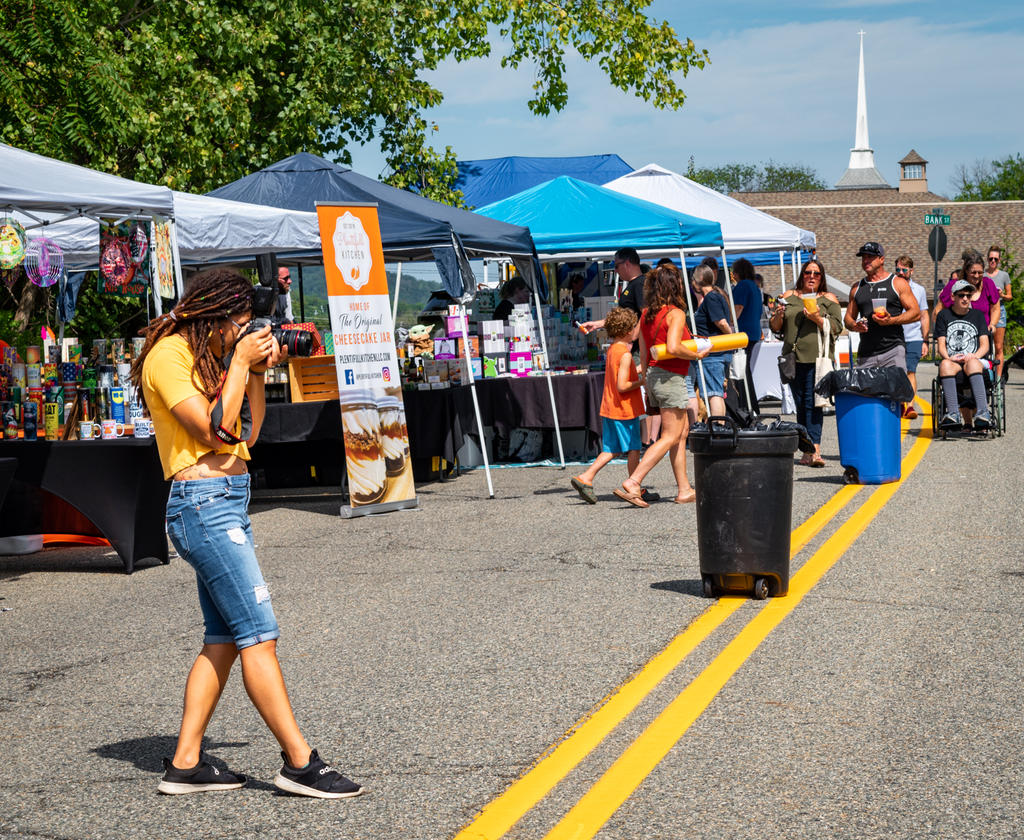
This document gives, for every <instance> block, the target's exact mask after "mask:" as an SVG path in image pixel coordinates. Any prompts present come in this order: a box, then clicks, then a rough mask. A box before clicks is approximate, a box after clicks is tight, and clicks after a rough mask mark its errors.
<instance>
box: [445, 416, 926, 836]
mask: <svg viewBox="0 0 1024 840" xmlns="http://www.w3.org/2000/svg"><path fill="white" fill-rule="evenodd" d="M919 402H920V400H919ZM925 405H927V404H925ZM929 411H930V406H928V407H927V408H926V410H925V412H924V413H922V418H923V422H922V427H921V432H920V434H919V436H918V439H917V441H915V443H914V444H913V446H911V448H910V451H909V452H908V453H907V455H906V457H904V459H903V463H902V470H901V476H902V477H901V478H900V480H899V481H897V482H893V483H892V484H884V485H881V486H879V488H878V489H877V490H875V491H874V492H873V493H871V495H870V496H869V497H868V499H867V501H865V502H864V504H862V505H861V506H860V507H859V508H858V509H857V510H856V511H854V513H853V514H851V515H850V517H849V518H848V519H847V521H846V522H845V523H844V524H843V525H841V526H840V527H839V528H838V529H837V530H836V532H835V533H834V534H833V535H832V536H831V537H829V538H828V539H827V540H826V541H825V543H824V544H823V545H822V546H821V547H820V548H819V549H818V550H817V551H816V552H815V553H814V554H813V555H812V556H811V557H810V559H809V560H808V561H807V562H806V563H804V565H803V566H802V567H801V568H800V570H799V571H797V572H796V574H794V575H793V577H792V578H791V580H790V586H789V593H788V594H787V595H786V596H785V597H782V598H771V599H769V600H768V601H767V602H766V603H765V605H764V606H763V607H762V608H761V609H760V610H759V611H758V612H757V614H756V615H754V617H753V618H752V619H751V620H750V621H749V622H748V623H747V624H746V625H745V626H744V627H743V628H742V629H741V630H740V631H739V632H738V633H737V634H736V636H735V637H734V638H733V639H732V641H731V642H729V643H728V644H727V645H726V647H725V648H724V649H723V650H722V652H721V653H720V654H718V656H716V657H715V658H714V660H713V661H712V662H711V664H709V665H708V666H707V667H706V668H705V669H704V670H703V671H702V672H701V673H700V674H699V675H698V676H697V677H696V678H695V679H694V680H693V681H692V682H691V683H690V684H689V685H688V686H687V687H686V688H685V689H684V690H683V691H682V692H681V693H680V694H679V695H678V696H677V697H676V699H675V700H673V701H672V702H671V703H670V704H669V705H668V706H667V707H666V708H665V710H664V711H663V712H661V714H659V715H658V717H657V718H656V719H655V720H654V721H653V722H652V723H651V724H650V725H649V726H648V727H647V728H646V729H645V730H644V731H643V732H642V733H641V734H640V736H639V737H638V738H637V739H636V740H635V741H633V743H632V744H631V745H630V746H629V747H628V748H627V749H626V750H625V752H623V753H622V754H621V755H620V756H619V758H618V759H616V761H615V762H614V763H613V764H612V766H611V767H609V768H608V770H607V771H606V772H605V773H604V775H602V776H601V778H600V779H598V780H597V782H595V783H594V785H593V786H592V787H591V788H590V789H589V790H588V791H587V793H586V794H584V796H583V797H582V798H581V799H580V800H579V802H577V803H576V805H574V806H573V808H572V809H571V810H570V811H569V812H568V813H567V814H566V815H565V816H564V817H563V818H562V819H561V820H560V821H559V822H558V824H557V825H555V827H554V828H553V829H552V830H551V831H550V832H549V833H548V835H547V836H546V838H545V840H570V838H571V840H585V838H590V837H593V836H594V835H595V834H596V833H597V832H598V831H599V830H600V828H601V826H602V825H604V824H605V822H607V820H608V819H609V818H610V817H611V816H612V814H614V813H615V811H616V810H618V808H619V807H620V806H621V805H622V804H623V803H624V802H625V801H626V800H627V799H628V798H629V797H630V796H631V795H632V794H633V791H635V790H636V789H637V787H639V785H640V784H641V782H643V780H644V779H645V778H646V777H647V776H648V775H649V774H650V773H651V771H653V770H654V768H655V767H656V766H657V765H658V763H659V762H660V761H661V760H662V759H663V758H664V757H665V756H666V755H667V754H668V752H669V750H671V749H672V747H673V746H675V744H676V743H677V742H678V741H679V739H680V738H682V737H683V735H684V734H685V732H686V730H687V729H689V728H690V726H691V725H692V724H693V722H694V721H696V720H697V718H699V717H700V715H701V714H703V712H704V710H705V709H706V708H707V707H708V705H710V703H711V701H712V700H713V699H714V698H715V696H716V695H717V694H718V692H719V691H721V690H722V688H723V687H724V686H725V684H726V683H727V682H728V681H729V679H731V678H732V676H733V675H734V674H735V673H736V671H738V670H739V668H740V666H741V665H742V664H743V663H744V662H745V661H746V660H747V659H748V658H749V657H750V655H751V654H752V653H753V652H754V651H755V650H756V649H757V648H758V646H759V645H760V644H761V643H762V642H763V641H764V640H765V639H766V638H767V636H768V634H769V633H771V631H772V630H774V629H775V627H777V626H778V624H779V623H780V622H781V621H782V620H783V619H784V618H785V617H786V616H787V615H789V613H790V612H792V611H793V609H794V608H795V607H796V605H797V604H798V603H800V601H801V600H802V599H803V597H804V596H805V595H806V594H807V593H808V592H809V591H810V590H811V589H812V588H813V587H814V586H815V584H817V582H818V581H819V580H821V578H822V576H823V575H824V574H825V573H826V572H827V571H828V570H829V569H830V568H832V566H833V565H834V564H835V563H836V561H837V560H839V558H840V557H841V556H842V555H843V554H844V553H845V552H846V551H847V549H849V547H850V546H851V545H852V544H853V542H854V541H855V540H856V539H857V537H859V536H860V534H861V533H862V532H863V531H864V529H865V528H867V526H868V524H870V522H871V520H872V519H873V518H874V517H875V515H876V514H877V513H878V512H879V511H880V510H881V509H882V507H884V505H885V504H886V502H888V501H889V499H891V498H892V496H893V495H894V494H895V493H896V491H897V490H898V489H899V488H900V486H901V485H902V484H903V482H904V481H905V480H906V478H907V477H908V476H909V475H910V474H911V473H912V472H913V471H914V469H915V468H916V467H917V465H918V464H919V463H920V461H921V459H922V458H923V457H924V453H925V450H926V449H927V448H928V446H929V444H930V443H931V421H930V416H929ZM908 425H909V424H908V423H907V422H906V421H904V423H903V431H904V432H906V431H907V428H908ZM862 489H863V487H862V486H859V485H850V486H848V487H844V488H843V489H842V490H840V491H839V492H837V493H836V494H835V495H834V496H833V497H832V498H831V499H830V500H829V501H828V502H827V503H826V504H824V505H823V506H822V507H821V508H820V509H819V510H818V511H817V512H816V513H815V514H814V515H813V516H811V517H810V518H809V519H808V520H807V521H806V522H804V523H803V524H802V525H800V526H799V527H797V528H796V529H795V530H794V531H793V533H792V537H791V557H795V556H796V555H797V554H798V553H799V552H800V551H801V550H802V549H803V548H804V546H806V545H807V543H809V542H810V541H811V540H812V539H813V538H814V537H815V536H816V535H817V534H818V532H819V531H821V530H822V529H823V528H824V527H825V526H826V525H827V524H828V523H829V522H831V520H832V519H833V518H834V517H835V516H836V515H837V514H838V513H839V512H840V511H841V510H842V509H843V508H844V507H845V506H846V505H847V504H848V503H849V502H850V500H851V499H853V497H854V496H856V495H857V494H858V493H859V492H860V491H861V490H862ZM746 603H749V602H748V600H747V599H746V598H722V599H720V600H719V601H717V602H716V603H715V604H714V605H713V606H711V607H710V608H709V609H707V610H706V611H705V612H704V613H703V614H701V615H700V616H699V617H698V618H697V619H696V620H695V621H694V622H693V623H692V624H691V625H690V626H689V627H687V628H686V630H684V631H683V632H682V633H681V634H680V635H678V636H677V637H676V638H675V639H673V640H672V642H670V643H669V645H668V646H667V647H666V648H665V649H664V650H662V651H661V653H659V654H657V655H656V656H655V657H654V658H653V659H651V660H650V661H649V662H648V663H647V664H646V665H645V666H644V667H643V669H642V670H641V671H640V672H639V673H638V674H636V676H634V677H633V678H632V679H630V680H629V681H628V682H626V683H625V684H624V685H622V686H621V687H620V688H619V689H618V690H617V691H616V692H615V693H614V694H612V695H610V696H609V697H608V698H607V699H606V700H605V702H604V703H603V704H602V705H601V706H600V708H598V709H597V711H595V712H594V713H593V714H592V715H591V716H590V717H588V718H586V719H585V720H583V721H582V722H581V723H580V724H578V725H577V726H576V727H575V728H574V729H573V730H572V731H571V732H570V733H569V734H568V735H567V736H566V737H565V738H564V739H563V740H562V741H561V742H560V743H559V744H558V745H556V746H555V747H553V748H552V749H551V750H550V751H549V752H548V753H547V754H546V755H545V756H543V757H542V758H541V759H539V760H538V762H537V763H536V764H535V765H534V766H533V768H531V769H530V770H529V771H528V772H527V773H526V774H524V775H523V776H521V777H520V778H519V779H518V780H517V781H516V782H515V783H513V784H512V786H511V787H510V788H509V789H508V790H506V791H505V792H504V793H503V794H501V795H500V796H499V797H498V798H497V799H495V800H493V801H492V802H490V803H489V804H488V805H487V806H485V807H484V808H483V810H482V811H481V812H480V814H479V815H477V817H476V818H475V819H474V820H473V821H472V822H471V823H470V824H469V825H467V826H466V827H465V828H464V829H463V830H462V831H460V832H459V833H458V834H457V835H456V837H455V840H498V838H500V837H502V836H503V835H504V834H505V833H506V832H507V831H508V830H509V829H510V828H512V826H514V825H515V824H516V823H517V822H518V821H519V820H520V819H522V818H523V816H525V815H526V813H527V812H529V811H530V809H531V808H533V807H534V806H535V805H536V804H537V803H538V802H540V801H541V799H543V798H544V797H545V796H547V794H548V793H549V792H550V791H551V790H552V789H553V788H554V787H555V785H557V784H558V783H559V782H560V781H561V780H562V779H564V778H565V777H566V776H567V775H568V774H569V773H570V772H571V771H572V770H573V769H574V768H575V767H576V766H577V765H578V764H579V763H580V762H581V761H583V759H584V758H586V756H587V755H589V754H590V752H591V751H592V750H594V748H595V747H597V746H598V745H599V744H600V743H601V742H602V741H603V740H604V739H605V738H606V737H607V736H608V735H609V734H610V733H611V732H612V730H613V729H615V727H616V726H618V725H619V723H621V722H622V721H623V720H624V719H625V718H626V717H627V716H628V715H629V714H630V713H631V712H632V711H633V710H634V709H636V707H637V706H638V705H639V704H640V703H641V701H642V700H644V698H646V697H647V696H648V695H649V694H650V693H651V692H652V691H653V690H654V689H655V688H656V687H657V686H658V685H659V684H660V683H661V682H662V681H663V680H664V679H665V678H666V677H667V676H668V675H669V674H670V673H671V672H672V670H673V669H675V668H676V666H678V665H679V664H680V663H681V662H682V661H683V660H684V659H686V657H687V656H689V655H690V653H692V652H693V651H694V650H695V649H696V648H697V646H698V645H699V644H700V643H701V642H703V641H704V640H705V639H707V638H708V636H710V635H711V633H712V632H713V631H714V630H715V629H717V628H718V627H719V626H720V625H721V624H722V623H723V622H724V621H725V620H726V619H727V618H729V616H731V615H732V614H733V613H735V612H736V611H737V610H738V609H740V607H742V606H743V605H744V604H746Z"/></svg>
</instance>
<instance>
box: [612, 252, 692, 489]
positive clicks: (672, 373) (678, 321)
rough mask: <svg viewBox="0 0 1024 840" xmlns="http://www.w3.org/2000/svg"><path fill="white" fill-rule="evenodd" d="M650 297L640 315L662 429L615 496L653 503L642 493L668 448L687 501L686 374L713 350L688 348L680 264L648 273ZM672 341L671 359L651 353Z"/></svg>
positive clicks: (643, 360)
mask: <svg viewBox="0 0 1024 840" xmlns="http://www.w3.org/2000/svg"><path fill="white" fill-rule="evenodd" d="M644 301H645V303H646V304H647V306H646V307H645V308H644V310H643V312H642V313H641V314H640V364H641V366H642V375H641V378H642V379H645V380H646V383H647V401H648V404H649V405H651V406H654V407H655V408H657V409H658V410H659V413H660V416H661V431H660V433H659V435H658V439H657V440H656V441H654V443H652V444H651V445H650V446H649V447H648V448H647V451H646V452H645V453H644V455H643V457H642V458H641V459H640V463H639V464H638V465H637V468H636V469H635V470H633V472H632V473H631V474H630V476H629V478H627V479H626V480H625V481H623V482H622V488H621V489H616V490H615V495H616V496H618V497H619V498H620V499H625V500H626V501H627V502H629V503H630V504H631V505H633V506H634V507H643V508H645V507H649V505H648V503H647V502H646V501H644V499H643V496H642V495H641V492H642V488H641V486H640V483H641V482H642V481H643V480H644V478H645V477H646V475H647V473H649V472H650V471H651V470H652V469H653V468H654V466H655V464H657V463H658V461H660V460H661V459H662V458H663V457H664V456H665V454H666V453H668V454H669V457H670V459H671V462H672V473H673V475H674V476H675V479H676V487H677V492H676V497H675V500H674V501H675V502H676V503H677V504H686V503H688V502H692V501H694V499H696V498H697V495H696V493H694V491H693V487H691V486H690V479H689V478H688V477H687V475H686V434H687V431H688V429H689V419H688V417H687V414H686V403H687V400H688V399H689V396H690V394H689V388H688V387H687V382H686V373H687V370H688V368H689V365H690V362H689V360H690V359H703V358H705V357H706V356H707V354H708V351H707V350H702V351H699V352H696V353H695V352H693V351H691V350H687V349H686V348H685V347H683V341H685V340H686V339H688V338H690V337H691V336H690V332H689V330H687V329H686V316H685V309H686V298H685V296H684V293H683V277H682V275H681V274H680V273H679V269H678V268H676V267H675V266H674V265H661V266H658V267H657V268H655V269H653V270H652V271H650V272H648V274H647V279H646V280H645V281H644ZM658 344H664V345H666V349H667V350H668V352H669V354H670V358H666V359H662V360H661V361H658V360H655V359H652V358H651V348H652V347H655V346H656V345H658Z"/></svg>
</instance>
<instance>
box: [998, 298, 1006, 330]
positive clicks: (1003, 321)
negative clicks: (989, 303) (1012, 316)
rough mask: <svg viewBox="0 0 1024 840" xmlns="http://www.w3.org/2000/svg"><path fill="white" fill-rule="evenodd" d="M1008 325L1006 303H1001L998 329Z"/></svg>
mask: <svg viewBox="0 0 1024 840" xmlns="http://www.w3.org/2000/svg"><path fill="white" fill-rule="evenodd" d="M1005 326H1006V304H1005V303H1001V304H999V320H998V321H996V329H999V328H1000V327H1005Z"/></svg>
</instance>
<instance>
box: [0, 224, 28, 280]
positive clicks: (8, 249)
mask: <svg viewBox="0 0 1024 840" xmlns="http://www.w3.org/2000/svg"><path fill="white" fill-rule="evenodd" d="M27 240H28V237H27V236H26V235H25V228H23V227H22V226H21V224H19V223H18V222H17V221H16V220H15V219H12V218H10V217H7V218H5V219H4V220H3V221H2V222H0V268H15V267H16V266H19V265H21V261H22V260H23V259H25V244H26V242H27Z"/></svg>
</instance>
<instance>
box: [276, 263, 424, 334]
mask: <svg viewBox="0 0 1024 840" xmlns="http://www.w3.org/2000/svg"><path fill="white" fill-rule="evenodd" d="M415 271H416V269H415V268H403V269H402V285H401V288H400V289H399V292H398V294H399V297H398V326H409V325H410V324H413V323H415V322H416V316H417V315H419V314H420V310H422V309H423V305H424V304H425V303H426V302H427V298H429V297H430V295H431V293H432V292H434V291H436V290H437V289H439V288H441V284H440V282H438V281H437V280H436V279H433V280H422V279H420V278H419V277H417V276H416V274H415ZM298 274H299V273H298V271H295V272H294V273H293V275H292V276H293V278H294V280H295V281H296V282H293V283H292V312H293V314H294V315H295V320H296V321H298V320H300V318H299V286H298V282H297V281H298ZM387 275H388V295H389V297H390V299H391V300H392V301H393V300H394V297H393V296H394V289H395V279H396V275H395V274H394V272H391V271H389V272H387ZM302 290H303V302H304V304H305V318H304V320H306V321H312V322H313V323H314V324H316V327H317V329H318V330H320V331H321V332H324V331H327V330H330V314H329V312H328V309H327V281H326V280H325V279H324V269H323V266H321V265H311V266H303V267H302Z"/></svg>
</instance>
